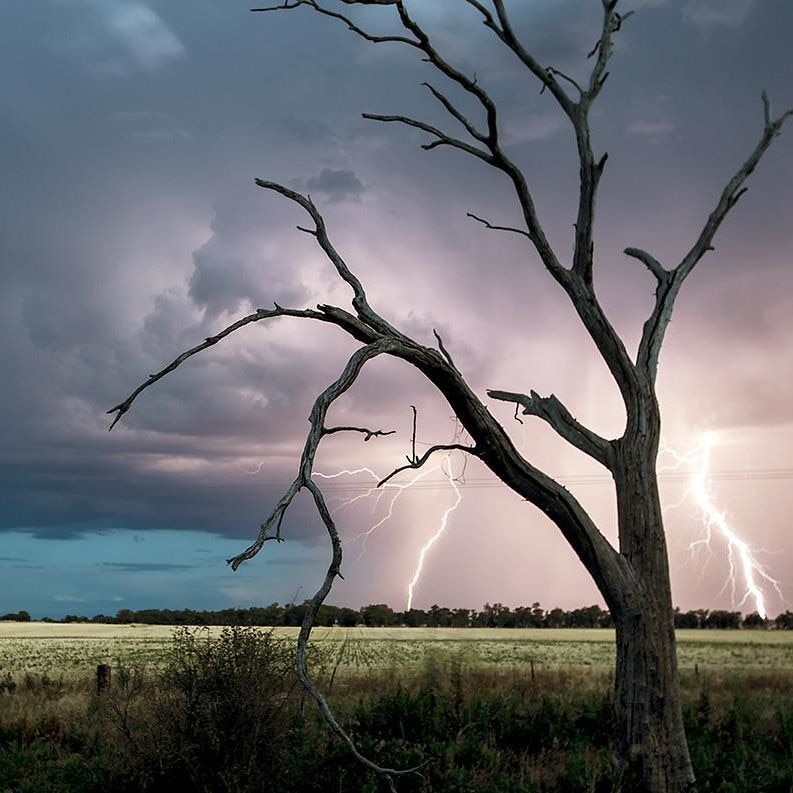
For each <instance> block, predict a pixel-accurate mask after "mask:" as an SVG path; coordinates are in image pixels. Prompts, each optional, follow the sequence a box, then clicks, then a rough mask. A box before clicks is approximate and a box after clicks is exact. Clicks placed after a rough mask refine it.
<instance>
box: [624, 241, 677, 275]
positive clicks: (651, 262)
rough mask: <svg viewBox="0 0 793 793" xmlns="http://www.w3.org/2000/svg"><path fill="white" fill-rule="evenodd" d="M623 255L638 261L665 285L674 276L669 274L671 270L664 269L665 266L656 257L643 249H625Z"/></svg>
mask: <svg viewBox="0 0 793 793" xmlns="http://www.w3.org/2000/svg"><path fill="white" fill-rule="evenodd" d="M623 253H624V254H625V255H626V256H630V257H631V258H633V259H638V260H639V261H640V262H641V263H642V264H643V265H644V266H645V267H646V268H647V269H648V270H649V271H650V272H651V273H652V274H653V275H654V276H655V279H656V280H657V281H658V282H660V283H665V282H666V281H668V280H669V279H670V278H671V277H672V274H671V273H670V272H669V270H667V269H666V268H664V266H663V265H662V264H661V262H659V261H658V259H656V258H655V256H652V255H650V254H649V253H647V251H643V250H642V249H641V248H625V250H624V251H623Z"/></svg>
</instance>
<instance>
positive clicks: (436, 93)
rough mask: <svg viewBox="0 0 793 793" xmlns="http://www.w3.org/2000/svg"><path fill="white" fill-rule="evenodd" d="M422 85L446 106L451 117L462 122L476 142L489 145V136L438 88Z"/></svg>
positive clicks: (427, 84)
mask: <svg viewBox="0 0 793 793" xmlns="http://www.w3.org/2000/svg"><path fill="white" fill-rule="evenodd" d="M422 85H423V86H424V87H425V88H426V89H427V90H428V91H429V92H430V93H431V94H432V95H433V96H434V97H435V98H436V99H437V100H438V101H439V102H440V103H441V104H442V105H443V106H444V108H445V109H446V111H447V112H448V113H449V115H451V116H453V117H454V118H456V119H457V121H459V122H460V124H462V125H463V127H465V130H466V132H467V133H468V134H469V135H470V136H471V137H472V138H475V139H476V140H478V141H480V142H481V143H487V141H488V136H487V135H485V134H484V133H483V132H480V131H479V130H478V129H477V128H476V127H475V126H474V125H473V123H472V122H471V121H470V120H469V119H468V118H467V116H466V115H465V114H464V113H462V112H461V111H460V110H458V109H457V108H456V107H455V106H454V104H452V102H451V101H450V100H449V98H448V97H447V96H446V95H445V94H442V93H441V92H440V91H438V89H437V88H435V87H434V86H432V85H430V84H429V83H422Z"/></svg>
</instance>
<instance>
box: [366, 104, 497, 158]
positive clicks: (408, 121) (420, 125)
mask: <svg viewBox="0 0 793 793" xmlns="http://www.w3.org/2000/svg"><path fill="white" fill-rule="evenodd" d="M361 115H362V116H363V118H366V119H369V120H371V121H383V122H386V123H388V122H398V123H399V124H405V125H407V126H408V127H415V129H420V130H422V131H423V132H428V133H429V134H430V135H434V136H435V137H436V140H434V141H432V143H424V144H422V146H421V148H422V149H424V151H430V150H431V149H435V148H437V147H438V146H452V147H453V148H455V149H460V150H461V151H464V152H466V154H470V155H472V156H473V157H478V158H479V159H480V160H484V162H486V163H488V164H492V162H493V157H492V155H491V154H489V153H488V152H486V151H484V150H482V149H480V148H477V147H476V146H472V145H471V144H470V143H466V142H465V141H462V140H459V139H458V138H452V137H450V136H449V135H447V134H446V133H445V132H443V131H442V130H440V129H438V128H437V127H433V126H432V124H427V123H425V122H424V121H418V120H416V119H415V118H409V117H408V116H384V115H380V114H378V113H361Z"/></svg>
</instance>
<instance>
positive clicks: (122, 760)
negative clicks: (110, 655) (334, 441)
mask: <svg viewBox="0 0 793 793" xmlns="http://www.w3.org/2000/svg"><path fill="white" fill-rule="evenodd" d="M25 627H27V628H28V629H29V631H30V635H29V636H28V637H27V639H25V638H24V637H19V636H17V638H15V639H12V638H8V637H7V636H5V637H2V641H0V646H6V645H8V643H11V645H12V646H15V647H16V649H17V651H18V652H24V651H23V650H22V648H23V647H29V646H32V645H35V643H36V642H38V645H37V646H38V648H39V653H40V654H41V655H46V654H47V653H48V652H52V653H53V655H52V657H53V658H57V659H58V660H57V662H56V663H50V664H49V665H48V666H47V670H46V671H44V670H39V671H32V670H31V669H24V668H23V667H24V665H25V662H26V660H27V661H30V660H35V659H34V658H33V656H31V655H18V656H17V658H18V662H17V667H16V668H15V670H13V671H12V670H11V669H9V668H7V667H3V668H0V791H3V793H6V792H8V793H10V792H11V791H13V793H38V791H52V792H53V793H66V792H67V791H68V792H69V793H72V792H74V793H99V791H102V792H103V793H104V792H105V791H108V790H113V791H117V792H118V793H132V792H133V791H141V793H144V792H145V793H165V791H174V792H175V793H181V791H185V793H186V792H187V791H205V792H206V793H210V792H211V793H214V792H215V791H217V792H218V793H232V792H233V793H259V792H260V791H261V792H263V791H269V792H270V793H279V792H280V791H283V792H284V793H299V792H301V791H306V793H313V791H316V792H317V793H319V791H323V793H324V791H334V793H335V791H340V792H341V793H346V792H349V793H353V792H355V793H357V792H358V791H363V792H364V793H367V792H368V793H374V791H376V790H378V789H379V787H378V785H379V783H378V781H377V780H376V779H374V778H372V777H370V776H369V775H368V774H367V772H366V771H365V770H363V769H362V768H360V767H359V766H358V765H356V764H354V763H352V762H351V761H350V759H349V757H348V755H347V754H346V752H345V751H344V750H343V748H342V747H341V746H340V745H339V744H338V743H337V742H336V741H335V740H334V739H332V738H330V737H329V735H328V734H327V732H326V730H325V729H324V725H323V724H322V723H321V722H320V720H319V718H318V716H317V714H316V711H315V709H314V707H313V706H312V704H311V703H310V702H308V701H306V700H305V698H304V696H303V694H302V692H301V689H300V688H299V687H298V686H297V685H296V683H295V678H294V675H293V673H292V668H293V664H294V657H293V642H292V641H286V639H291V638H293V633H294V632H293V630H291V629H282V630H281V631H261V630H257V629H253V628H246V627H235V628H224V629H222V630H215V629H209V628H202V629H195V628H192V629H188V628H179V629H176V631H175V632H174V631H173V630H172V629H171V630H167V631H166V630H165V629H162V628H160V629H154V628H151V627H143V628H133V627H131V626H82V625H75V626H54V625H52V626H43V628H47V629H51V630H57V631H60V632H61V633H67V634H71V635H67V636H61V637H60V638H57V637H55V636H50V637H49V638H41V633H42V631H43V628H42V627H41V626H39V630H38V631H34V630H33V629H34V627H35V626H25ZM17 630H18V631H20V630H21V629H20V628H18V629H17ZM80 630H82V631H83V634H84V635H83V636H82V638H76V637H75V636H74V633H76V632H79V631H80ZM102 630H104V631H114V632H115V636H113V637H108V636H105V637H104V638H102V637H97V635H96V634H97V633H99V632H101V631H102ZM86 631H93V632H94V637H93V638H91V637H90V636H87V635H85V633H86ZM137 632H140V634H141V635H140V637H139V638H133V639H130V638H123V637H125V636H126V637H131V636H133V637H134V636H135V635H136V633H137ZM488 635H489V636H491V638H490V639H489V640H488V639H486V638H485V637H487V636H488ZM0 636H2V634H0ZM36 636H38V638H36ZM465 636H471V639H466V638H464V637H465ZM510 637H511V638H510ZM542 637H551V638H550V639H545V640H543V639H542ZM681 639H682V641H681V655H683V657H685V654H686V653H687V652H688V653H692V654H693V655H692V657H695V658H700V659H701V660H700V661H694V662H693V663H688V664H684V665H683V668H684V673H683V691H684V700H685V714H686V724H687V730H688V735H689V740H690V745H691V749H692V754H693V758H694V764H695V768H696V771H697V775H698V778H699V790H700V791H701V792H702V793H709V792H710V791H713V792H714V793H715V792H716V791H719V793H764V792H766V791H767V793H776V792H777V791H778V792H779V793H789V791H790V790H791V786H793V697H791V693H793V672H791V668H792V667H793V665H791V656H790V653H791V648H792V647H793V641H791V639H790V634H788V633H785V632H781V631H780V632H765V631H761V632H755V631H742V632H740V633H738V634H736V632H734V631H729V632H728V631H723V632H720V631H713V632H703V631H691V632H684V633H683V634H682V635H681ZM704 639H708V640H707V641H705V640H704ZM782 639H786V641H782ZM742 640H745V641H743V642H742ZM25 641H27V642H28V643H29V644H28V645H23V644H18V643H19V642H25ZM611 641H613V636H611V635H610V632H609V631H605V630H589V631H583V630H582V631H569V630H568V631H550V632H549V631H542V630H535V631H506V630H505V631H495V632H494V631H487V630H485V629H482V630H473V631H467V630H466V631H460V630H458V631H455V630H453V629H423V630H422V629H412V630H411V629H396V628H394V629H366V628H357V629H351V630H347V631H344V630H339V629H335V630H326V631H325V632H324V635H321V636H320V641H319V642H317V643H316V646H315V649H314V654H313V657H312V658H311V668H312V670H313V672H314V675H315V677H316V678H317V679H318V680H319V681H320V683H321V688H322V690H323V691H324V692H325V693H326V694H328V696H329V697H330V699H331V701H332V703H333V705H334V707H335V709H336V711H337V713H338V715H339V717H340V719H341V720H342V722H343V723H344V724H345V725H346V726H347V728H348V729H349V730H350V732H351V733H352V734H353V736H354V737H355V739H356V741H357V743H358V745H359V747H360V748H361V750H362V751H363V752H365V753H368V754H369V755H371V756H373V757H375V756H376V757H377V758H378V759H379V760H380V761H382V762H385V763H387V764H389V765H394V766H397V767H398V766H409V765H415V764H418V763H421V762H423V761H425V760H427V761H429V764H428V765H427V766H426V768H425V769H424V770H423V772H422V776H421V777H418V776H416V777H411V778H405V779H403V780H401V781H400V783H399V786H400V791H404V793H418V792H419V791H422V792H423V791H443V792H444V793H502V792H503V793H529V791H531V792H532V793H545V792H547V793H550V792H551V791H553V792H554V793H556V792H557V791H558V792H560V793H565V791H571V792H572V791H594V793H601V792H602V793H606V791H610V792H612V793H616V791H621V792H622V793H628V791H631V790H635V789H636V788H635V786H634V785H633V784H632V782H631V780H628V779H621V778H619V776H618V774H617V772H616V770H615V765H614V762H613V749H614V731H613V725H612V715H611V714H612V712H611V688H612V683H613V680H612V666H611V665H612V656H611V655H610V649H609V648H610V646H611V644H610V643H611ZM59 642H60V643H65V645H64V644H59ZM69 642H72V644H71V645H69V644H68V643H69ZM80 642H82V645H83V650H84V649H85V648H86V647H90V646H91V644H92V642H105V643H109V644H105V645H102V646H103V647H105V648H107V647H112V646H113V645H112V643H113V642H117V645H115V649H119V648H120V647H121V646H122V645H123V646H125V647H127V648H129V646H130V645H132V646H134V644H135V642H139V643H140V645H139V647H141V648H147V649H146V652H143V651H142V650H140V651H135V652H128V653H127V655H126V656H125V658H124V660H121V658H119V657H116V658H115V660H114V661H113V662H112V663H113V671H112V682H111V685H110V687H109V688H108V689H106V690H105V691H103V692H102V693H97V691H96V684H95V680H94V678H93V676H92V673H93V669H92V668H91V666H90V664H89V662H88V656H87V655H86V654H85V653H84V652H83V653H82V655H81V654H80V652H79V651H78V649H77V644H75V643H80ZM14 643H17V644H14ZM64 646H70V647H71V649H72V651H73V652H72V655H71V656H70V655H69V654H68V653H66V652H65V651H64V650H63V647H64ZM155 647H156V648H157V652H156V653H155V652H153V648H155ZM7 656H8V653H5V654H4V658H7ZM66 658H71V659H72V661H71V663H72V667H71V668H70V671H69V670H67V669H66V668H64V667H63V666H61V668H60V670H59V668H58V665H57V664H64V659H66ZM80 659H81V660H80ZM750 659H753V662H752V663H750V662H749V661H750ZM93 660H96V659H92V661H91V663H93ZM101 660H107V659H101ZM153 660H156V663H152V661H153ZM730 660H732V661H733V663H732V664H731V663H730ZM4 663H5V662H4ZM36 663H39V662H38V661H36ZM40 665H41V666H44V664H40Z"/></svg>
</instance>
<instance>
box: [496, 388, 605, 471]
mask: <svg viewBox="0 0 793 793" xmlns="http://www.w3.org/2000/svg"><path fill="white" fill-rule="evenodd" d="M487 394H488V396H489V397H491V398H492V399H498V400H500V401H501V402H514V403H515V408H516V410H515V416H516V418H517V407H518V406H521V407H522V408H523V411H522V412H523V415H524V416H537V417H538V418H541V419H543V420H544V421H545V422H547V423H548V424H550V425H551V427H553V428H554V429H555V430H556V432H557V433H558V434H559V435H560V436H561V437H562V438H564V439H565V440H566V441H567V442H568V443H570V444H571V445H573V446H575V447H576V449H579V450H580V451H582V452H584V453H585V454H588V455H589V456H590V457H592V458H593V459H595V460H597V461H598V462H599V463H600V464H601V465H603V466H605V467H606V468H608V469H609V470H613V465H614V449H613V447H612V445H611V443H609V441H607V440H606V439H605V438H602V437H601V436H600V435H598V434H597V433H596V432H593V431H592V430H590V429H589V428H588V427H585V426H584V425H583V424H581V422H579V421H577V420H576V419H575V418H573V416H572V414H571V413H570V411H569V410H568V409H567V408H566V407H565V406H564V405H563V404H562V403H561V402H560V401H559V399H557V398H556V396H555V395H554V394H551V395H550V396H548V397H541V396H540V395H539V394H537V392H536V391H530V392H529V394H518V393H515V392H513V391H493V390H490V389H488V392H487Z"/></svg>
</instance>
